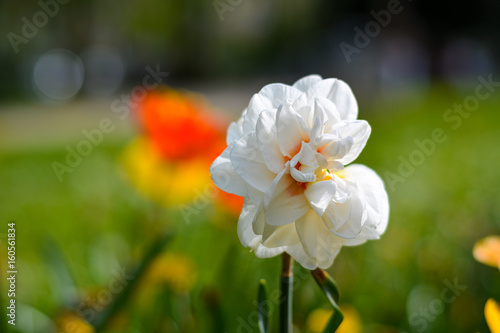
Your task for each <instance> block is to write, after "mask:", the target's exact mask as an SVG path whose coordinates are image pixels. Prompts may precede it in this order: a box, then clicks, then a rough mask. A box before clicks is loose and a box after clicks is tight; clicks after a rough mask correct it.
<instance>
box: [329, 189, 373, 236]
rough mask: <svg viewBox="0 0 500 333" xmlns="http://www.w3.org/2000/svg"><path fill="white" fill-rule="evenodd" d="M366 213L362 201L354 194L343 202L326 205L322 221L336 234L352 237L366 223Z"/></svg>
mask: <svg viewBox="0 0 500 333" xmlns="http://www.w3.org/2000/svg"><path fill="white" fill-rule="evenodd" d="M351 191H352V190H351ZM366 215H367V214H366V210H365V204H364V202H363V201H362V199H361V198H360V197H358V196H355V195H354V196H351V198H350V199H349V200H348V201H346V202H344V203H334V204H332V205H330V206H328V208H327V209H326V211H325V214H324V215H323V222H324V223H325V225H326V226H327V227H328V229H330V231H331V232H333V233H334V234H336V235H337V236H339V237H341V238H344V239H354V238H356V237H357V236H358V235H359V234H360V233H361V231H362V229H363V225H364V224H365V223H366Z"/></svg>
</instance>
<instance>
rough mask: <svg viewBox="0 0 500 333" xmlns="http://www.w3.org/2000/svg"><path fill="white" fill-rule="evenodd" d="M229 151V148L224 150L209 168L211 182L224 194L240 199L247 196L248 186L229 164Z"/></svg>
mask: <svg viewBox="0 0 500 333" xmlns="http://www.w3.org/2000/svg"><path fill="white" fill-rule="evenodd" d="M230 150H231V147H228V148H226V149H225V150H224V151H223V152H222V154H221V155H220V156H219V157H217V158H216V159H215V161H214V162H213V163H212V165H211V166H210V174H211V178H212V181H213V182H214V184H215V185H216V186H217V187H218V188H220V189H221V190H223V191H225V192H228V193H232V194H236V195H239V196H242V197H243V196H247V194H248V191H247V187H248V185H247V183H246V182H245V180H244V179H243V178H241V176H240V175H239V174H238V173H237V172H236V170H235V169H234V167H233V165H232V164H231V160H230V159H229V152H230Z"/></svg>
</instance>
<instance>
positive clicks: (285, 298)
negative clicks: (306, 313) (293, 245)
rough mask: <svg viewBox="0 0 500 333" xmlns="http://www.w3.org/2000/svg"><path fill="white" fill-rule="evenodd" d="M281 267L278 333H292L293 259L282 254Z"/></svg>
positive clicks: (286, 254)
mask: <svg viewBox="0 0 500 333" xmlns="http://www.w3.org/2000/svg"><path fill="white" fill-rule="evenodd" d="M282 259H283V264H282V267H281V276H280V278H281V297H282V299H281V302H280V333H292V299H293V290H292V285H293V258H292V257H291V256H290V255H289V254H288V253H283V256H282Z"/></svg>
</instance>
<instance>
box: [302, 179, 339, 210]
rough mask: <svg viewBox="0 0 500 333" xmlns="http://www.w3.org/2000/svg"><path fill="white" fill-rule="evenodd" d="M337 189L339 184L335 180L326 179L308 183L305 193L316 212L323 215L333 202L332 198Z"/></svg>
mask: <svg viewBox="0 0 500 333" xmlns="http://www.w3.org/2000/svg"><path fill="white" fill-rule="evenodd" d="M336 191H337V184H335V182H333V180H324V181H320V182H316V183H310V184H307V188H306V190H305V191H304V195H305V196H306V198H307V200H308V201H309V205H310V206H311V208H312V209H313V210H314V212H315V213H316V214H318V216H320V217H321V216H323V213H324V212H325V210H326V208H327V207H328V206H329V205H330V204H331V203H332V198H333V196H334V194H335V192H336Z"/></svg>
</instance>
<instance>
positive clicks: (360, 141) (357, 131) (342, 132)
mask: <svg viewBox="0 0 500 333" xmlns="http://www.w3.org/2000/svg"><path fill="white" fill-rule="evenodd" d="M334 130H335V131H336V132H337V133H338V135H339V136H340V137H341V138H342V140H350V141H351V140H352V144H351V145H350V147H349V150H348V151H347V152H346V153H345V154H342V155H341V156H342V157H340V158H339V159H338V161H339V162H341V163H342V164H344V165H346V164H349V163H351V162H352V161H354V160H355V159H356V158H357V157H358V156H359V154H360V153H361V151H362V150H363V148H364V147H365V146H366V142H367V141H368V138H369V137H370V133H371V127H370V125H369V124H368V122H366V121H365V120H355V121H349V122H341V123H338V124H337V125H336V126H335V127H334Z"/></svg>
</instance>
